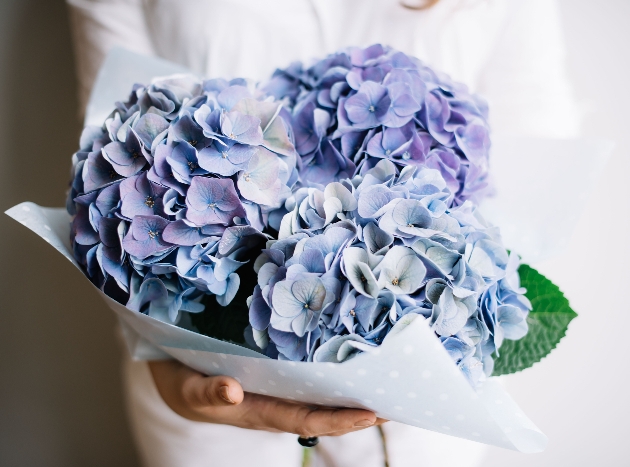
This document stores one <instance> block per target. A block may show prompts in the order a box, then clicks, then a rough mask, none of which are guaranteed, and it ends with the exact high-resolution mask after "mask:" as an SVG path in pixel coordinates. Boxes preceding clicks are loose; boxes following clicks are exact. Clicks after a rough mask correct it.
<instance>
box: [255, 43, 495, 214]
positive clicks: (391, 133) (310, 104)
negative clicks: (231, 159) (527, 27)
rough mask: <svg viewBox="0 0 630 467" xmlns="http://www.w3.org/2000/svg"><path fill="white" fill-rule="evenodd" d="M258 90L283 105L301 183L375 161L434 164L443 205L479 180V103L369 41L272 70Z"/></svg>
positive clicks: (483, 151) (482, 179) (482, 163)
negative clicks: (445, 194) (443, 190)
mask: <svg viewBox="0 0 630 467" xmlns="http://www.w3.org/2000/svg"><path fill="white" fill-rule="evenodd" d="M264 89H265V90H266V92H268V93H269V94H271V95H273V96H275V97H277V98H278V99H284V100H285V101H286V102H287V103H288V105H289V106H290V107H292V108H293V132H294V135H295V142H296V149H297V151H298V153H299V154H300V156H301V159H302V164H303V168H302V170H301V176H302V180H303V182H304V183H305V184H306V185H308V186H314V187H318V188H322V187H323V186H325V185H326V184H328V183H330V182H331V181H338V180H340V179H343V178H347V177H352V176H353V175H354V172H355V170H356V169H357V168H358V171H359V173H361V174H364V173H366V172H367V171H368V170H369V169H371V168H372V167H373V166H374V165H375V164H376V163H377V162H378V161H379V160H381V159H388V160H390V161H392V162H394V163H395V164H396V165H397V166H399V167H404V166H408V165H411V166H415V167H428V168H432V169H435V170H439V171H440V173H441V174H442V177H443V178H444V180H445V181H446V183H447V185H448V187H449V190H450V191H451V192H452V193H453V194H454V198H453V201H454V202H455V203H456V204H461V203H463V202H464V201H465V200H467V199H475V197H479V196H480V194H481V193H482V191H483V189H484V188H485V187H486V185H487V172H488V151H489V146H490V140H489V129H488V123H487V106H486V104H485V102H483V101H482V99H480V98H479V97H478V96H476V95H474V94H471V93H469V91H468V89H467V88H466V87H465V86H464V85H462V84H459V83H455V82H453V81H451V80H450V78H449V77H448V76H445V75H443V74H438V73H436V72H434V71H433V70H432V69H430V68H428V67H427V66H425V65H423V64H422V62H420V61H419V60H417V59H415V58H413V57H409V56H407V55H405V54H404V53H402V52H398V51H396V50H394V49H391V48H388V47H384V46H382V45H378V44H377V45H373V46H371V47H367V48H365V49H360V48H351V49H348V50H346V51H341V52H337V53H335V54H332V55H330V56H328V57H326V58H325V59H323V60H321V61H319V62H317V63H315V64H314V65H313V66H311V67H310V68H306V69H305V68H304V67H303V66H302V64H301V63H299V62H296V63H293V64H292V65H291V66H289V67H288V68H286V69H282V70H277V71H276V72H275V73H274V76H273V77H272V79H271V80H270V81H269V82H268V83H267V84H266V85H265V87H264Z"/></svg>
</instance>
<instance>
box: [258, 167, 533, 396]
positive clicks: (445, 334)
mask: <svg viewBox="0 0 630 467" xmlns="http://www.w3.org/2000/svg"><path fill="white" fill-rule="evenodd" d="M454 196H455V193H454V192H453V191H451V189H450V187H449V184H448V183H447V181H446V180H445V179H444V177H443V176H442V172H441V171H439V170H436V169H433V168H429V167H426V166H425V167H420V168H416V167H414V166H411V167H410V166H405V168H403V169H402V170H399V169H398V168H397V166H396V165H395V163H394V162H392V161H391V160H389V159H387V158H381V159H380V162H378V163H377V164H376V165H375V166H374V167H372V168H371V169H369V170H367V171H365V173H363V174H359V175H356V176H355V177H354V178H352V179H343V180H341V181H339V182H331V183H329V184H328V185H326V187H325V188H324V189H323V190H319V189H317V188H300V189H298V190H295V191H294V193H293V196H291V197H290V198H288V199H287V201H286V202H285V210H286V211H287V213H286V214H285V215H284V217H283V218H282V221H281V223H280V224H281V225H280V230H279V235H278V240H269V241H267V247H266V249H264V250H263V252H262V253H261V255H260V256H259V257H258V259H257V260H256V263H255V270H256V271H257V273H258V284H257V285H256V287H255V288H254V293H253V295H252V297H251V298H250V301H249V305H250V308H249V313H250V323H251V326H252V328H253V332H254V338H255V340H256V342H257V343H258V345H259V346H260V347H261V348H262V349H264V351H265V352H266V353H267V355H269V356H272V357H277V358H282V359H290V360H308V361H311V360H312V361H331V362H341V361H344V360H347V359H348V358H353V357H354V356H355V355H357V354H359V353H361V352H363V351H366V350H369V349H370V348H373V347H375V346H378V345H381V344H382V342H383V341H384V340H385V339H386V338H387V337H388V336H389V335H390V334H393V333H395V332H397V329H398V330H400V329H401V328H402V327H404V326H405V325H406V323H408V320H409V319H410V318H409V317H411V316H414V315H419V316H421V317H422V319H425V320H427V322H428V324H429V325H430V326H431V329H432V330H433V331H434V332H435V334H436V335H437V336H438V337H439V338H440V341H441V342H442V344H443V345H444V347H445V349H446V350H447V351H448V353H449V355H450V356H451V357H452V359H453V361H454V362H455V363H456V364H457V365H458V367H459V368H460V369H461V370H462V372H463V374H464V375H465V376H466V377H467V378H468V379H469V380H470V381H471V383H473V384H477V383H478V382H479V381H480V380H482V379H483V378H485V375H487V374H490V373H491V372H492V356H491V355H492V354H493V353H494V352H498V351H500V347H501V344H502V343H503V341H504V339H520V338H522V337H523V336H524V335H525V334H526V333H527V321H526V317H527V313H528V311H529V310H530V309H531V305H530V304H529V302H528V301H527V299H526V298H525V297H524V296H523V293H524V290H523V289H521V288H520V286H519V284H518V274H517V268H518V258H517V257H516V256H515V255H508V253H507V252H506V250H505V248H504V247H503V246H502V244H501V240H500V238H499V237H498V232H497V230H496V229H495V228H494V227H492V226H491V225H489V224H488V223H486V221H485V220H484V219H483V218H482V217H481V215H480V214H479V212H478V211H477V209H476V208H475V206H474V205H473V204H472V203H471V202H470V201H466V202H464V203H463V204H461V205H459V206H457V205H453V203H452V202H451V201H452V200H453V199H454Z"/></svg>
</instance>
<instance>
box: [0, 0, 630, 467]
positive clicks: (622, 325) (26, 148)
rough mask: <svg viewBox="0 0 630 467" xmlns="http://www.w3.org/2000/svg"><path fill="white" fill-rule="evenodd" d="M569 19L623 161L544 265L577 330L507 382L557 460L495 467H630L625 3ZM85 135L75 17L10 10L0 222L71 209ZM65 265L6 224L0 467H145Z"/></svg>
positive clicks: (602, 128)
mask: <svg viewBox="0 0 630 467" xmlns="http://www.w3.org/2000/svg"><path fill="white" fill-rule="evenodd" d="M560 6H561V9H562V17H563V24H564V31H565V37H566V42H567V46H568V51H569V56H568V67H569V71H570V75H571V78H572V80H573V84H574V87H575V92H576V94H577V97H578V99H579V100H580V103H581V105H582V108H583V111H584V116H585V117H584V120H583V135H584V137H587V138H589V137H590V138H605V139H610V140H614V141H615V142H616V147H615V150H614V152H613V154H612V156H611V158H610V159H609V161H608V164H607V166H606V168H605V169H604V172H603V176H602V178H601V179H600V181H599V183H598V184H597V186H596V187H595V189H594V190H593V194H592V196H591V197H590V198H589V200H588V202H587V204H586V206H585V207H584V210H583V213H582V216H581V218H580V221H579V224H578V227H577V229H576V232H575V233H574V235H573V236H572V238H571V239H570V241H569V243H568V245H567V248H566V250H565V251H564V252H563V253H562V254H561V255H559V256H556V257H554V258H553V259H551V260H547V261H545V262H544V263H539V264H536V265H535V266H536V267H537V268H538V269H539V270H540V271H541V272H542V273H544V274H546V275H547V276H549V277H551V278H552V279H553V280H554V281H555V282H556V283H557V284H558V285H560V287H561V288H562V289H563V291H564V292H565V294H566V295H567V296H568V297H569V299H570V300H571V302H572V305H573V307H574V308H575V310H576V311H577V312H578V314H579V315H580V316H579V319H576V320H575V321H574V322H573V323H572V324H571V326H570V328H569V333H568V336H567V338H566V339H565V340H563V342H562V343H561V344H560V346H559V348H558V349H556V350H555V351H554V352H553V353H552V354H551V356H550V357H549V358H548V359H547V360H545V361H544V364H538V365H536V366H535V367H533V368H531V369H529V370H526V371H524V372H522V373H520V374H517V375H512V376H510V377H507V385H508V390H509V391H510V393H511V395H512V396H513V398H514V399H515V400H516V401H517V402H518V403H519V404H520V405H521V407H522V408H523V410H524V411H525V412H526V413H527V414H528V415H529V416H530V418H531V419H532V420H533V421H534V422H535V423H536V424H537V425H538V426H539V427H540V428H541V429H542V430H543V431H544V432H545V433H546V434H547V435H548V436H549V439H550V442H549V447H548V448H547V450H546V451H545V452H544V453H541V454H535V455H524V454H519V453H515V452H510V451H505V450H501V449H498V448H492V449H491V450H490V451H489V453H488V455H487V459H486V460H485V462H484V465H485V466H486V467H495V466H496V467H498V466H505V465H510V466H511V467H520V466H536V467H539V466H540V467H547V466H549V467H551V466H554V467H556V466H558V465H570V466H575V467H581V466H585V467H586V466H593V465H611V466H622V465H629V464H630V461H628V460H627V458H628V455H627V447H626V440H627V439H628V437H629V436H630V423H628V418H629V417H630V397H628V385H629V383H630V366H629V364H628V359H627V356H626V355H625V352H626V349H627V344H626V341H627V330H628V329H630V309H629V308H630V305H628V300H627V298H626V294H627V293H628V292H627V290H628V284H630V268H628V264H630V250H629V249H628V248H627V247H626V245H625V241H628V240H630V238H629V237H630V235H629V233H628V232H629V231H630V220H629V219H630V201H629V197H628V193H627V191H628V181H627V177H628V174H629V173H630V141H629V139H628V131H627V125H628V124H629V123H630V121H629V119H628V114H627V109H628V108H630V92H628V82H630V53H628V51H627V45H628V44H630V28H628V26H627V24H628V20H629V19H630V2H628V1H627V0H602V1H599V2H594V1H592V0H561V1H560ZM532 33H533V34H535V31H532ZM80 128H81V122H80V121H79V120H78V117H77V100H76V81H75V76H74V64H73V57H72V47H71V38H70V33H69V27H68V19H67V12H66V7H65V4H64V2H63V1H62V0H0V211H4V210H6V209H7V208H9V207H11V206H13V205H15V204H17V203H19V202H21V201H25V200H30V201H34V202H35V203H38V204H41V205H45V206H61V205H63V203H64V187H65V180H66V179H67V178H68V174H69V167H70V155H71V154H72V153H73V151H74V150H75V148H76V146H77V141H78V135H79V132H80ZM55 255H56V253H55V252H54V251H53V250H52V249H51V248H50V247H48V246H46V245H45V243H44V242H41V241H39V240H37V239H36V238H35V236H34V235H33V234H32V233H30V232H28V231H27V230H26V229H24V228H23V227H21V226H20V225H18V224H17V223H15V222H14V221H12V220H11V219H9V218H8V217H6V216H4V215H2V216H0V466H3V467H12V466H46V467H56V466H64V467H73V466H86V465H90V466H95V467H96V466H112V465H116V466H117V467H127V466H130V467H131V466H137V465H138V460H137V456H136V453H135V450H134V447H133V444H132V441H131V437H130V432H129V429H128V426H127V421H126V419H125V414H124V407H123V405H124V401H123V398H122V393H121V389H120V383H121V382H120V368H119V362H120V351H121V349H120V347H119V346H118V344H117V342H116V338H115V334H114V328H115V322H114V316H113V314H112V313H111V312H110V311H109V310H108V309H107V308H106V306H105V305H104V303H103V302H102V301H101V300H99V299H97V296H96V294H95V293H94V292H93V291H92V290H91V289H90V288H89V286H88V285H87V283H86V282H85V280H84V279H83V278H82V277H81V276H80V274H79V273H78V272H77V271H76V270H75V269H74V267H73V266H71V264H70V263H68V262H65V261H63V262H62V261H59V258H57V257H55Z"/></svg>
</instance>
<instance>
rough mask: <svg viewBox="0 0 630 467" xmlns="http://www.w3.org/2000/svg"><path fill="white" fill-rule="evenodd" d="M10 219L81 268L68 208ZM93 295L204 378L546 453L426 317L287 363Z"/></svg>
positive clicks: (29, 208)
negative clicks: (336, 351)
mask: <svg viewBox="0 0 630 467" xmlns="http://www.w3.org/2000/svg"><path fill="white" fill-rule="evenodd" d="M6 213H7V214H8V215H9V216H10V217H12V218H13V219H15V220H16V221H18V222H19V223H21V224H23V225H24V226H26V227H27V228H29V229H30V230H32V231H33V232H35V233H36V234H37V235H38V236H39V237H41V238H42V239H44V240H45V241H46V242H48V244H49V245H51V246H52V247H54V248H55V249H56V250H57V251H59V252H60V253H61V254H62V255H64V256H65V257H66V258H67V259H68V260H69V261H71V262H72V263H73V264H74V265H75V266H76V267H77V269H79V266H78V265H77V264H76V262H75V260H74V258H73V257H72V253H71V251H70V249H69V248H70V245H69V242H68V238H69V228H70V217H69V215H68V214H67V213H66V211H65V210H64V209H62V208H42V207H40V206H38V205H36V204H34V203H30V202H26V203H21V204H19V205H17V206H15V207H13V208H11V209H9V210H8V211H7V212H6ZM78 273H79V274H80V275H81V277H85V276H84V275H83V273H82V272H81V271H78ZM88 283H89V281H88V280H87V279H86V284H88ZM90 286H92V285H91V284H90ZM95 290H97V292H98V293H99V294H100V295H101V297H102V298H103V300H105V301H106V303H107V304H108V306H109V307H110V308H111V309H112V310H113V311H114V312H115V313H116V315H117V316H118V317H119V319H120V320H121V322H123V323H125V325H126V328H127V332H128V333H130V332H131V333H135V334H137V337H138V338H141V339H144V340H146V341H148V342H149V343H151V344H152V345H154V346H156V347H157V348H159V349H160V350H161V351H163V352H164V353H166V354H168V355H170V356H171V357H173V358H175V359H177V360H179V361H181V362H182V363H184V364H186V365H188V366H190V367H192V368H194V369H196V370H198V371H201V372H203V373H205V374H209V375H228V376H232V377H234V378H236V379H237V380H238V381H239V382H240V383H241V384H242V386H243V388H244V389H245V390H246V391H249V392H253V393H258V394H265V395H269V396H274V397H280V398H284V399H290V400H295V401H299V402H304V403H309V404H314V405H322V406H333V407H356V408H365V409H368V410H371V411H374V412H375V413H376V414H377V415H378V416H379V417H382V418H386V419H389V420H393V421H397V422H401V423H405V424H408V425H413V426H417V427H420V428H425V429H427V430H431V431H435V432H439V433H444V434H447V435H452V436H457V437H460V438H465V439H470V440H473V441H478V442H481V443H486V444H490V445H494V446H499V447H503V448H506V449H512V450H517V451H521V452H524V453H535V452H540V451H542V450H543V449H544V448H545V445H546V443H547V437H546V436H545V435H544V434H543V433H542V432H541V431H540V430H539V429H538V428H537V427H536V426H535V425H534V424H533V422H531V421H530V420H529V419H528V418H527V416H526V415H525V414H524V413H523V412H522V411H521V409H520V408H519V407H518V406H517V405H516V403H515V402H514V401H513V400H512V399H511V398H510V396H509V395H508V394H507V393H506V392H505V390H504V389H503V388H502V386H501V384H500V383H499V382H498V381H497V380H496V379H495V378H489V380H487V381H486V382H485V383H484V384H483V385H482V386H480V387H479V388H477V389H476V390H475V389H473V388H472V386H471V385H470V384H469V383H468V382H467V380H466V379H465V377H464V376H463V375H462V373H461V371H460V370H459V369H458V368H457V367H456V365H455V364H454V363H453V361H452V360H451V358H450V357H449V356H448V354H447V352H446V350H445V349H444V347H443V346H442V345H441V343H440V342H439V340H438V338H436V337H435V335H434V334H433V333H432V331H431V330H430V329H429V326H428V325H427V323H426V322H425V321H424V319H423V318H422V317H418V318H416V319H415V320H413V321H412V322H411V323H410V324H409V326H407V327H406V328H405V329H404V330H403V331H402V332H400V333H399V334H397V335H395V336H392V338H391V339H388V340H387V342H385V343H384V344H383V345H382V346H380V347H379V348H377V349H375V350H373V351H372V352H369V353H368V352H365V353H363V354H361V355H359V356H357V357H355V358H353V359H351V360H349V361H346V362H344V363H339V364H335V363H310V362H291V361H280V360H273V359H269V358H267V357H265V356H264V355H261V354H259V353H256V352H254V351H252V350H250V349H247V348H245V347H241V346H238V345H236V344H231V343H228V342H223V341H220V340H217V339H213V338H210V337H207V336H204V335H201V334H196V333H193V332H190V331H187V330H185V329H182V328H179V327H176V326H173V325H170V324H167V323H164V322H161V321H158V320H156V319H153V318H151V317H149V316H147V315H144V314H141V313H137V312H134V311H132V310H130V309H128V308H126V307H125V306H123V305H121V304H119V303H117V302H115V301H114V300H112V299H111V298H109V297H107V296H106V295H104V294H103V293H102V292H100V291H99V290H98V289H96V288H95Z"/></svg>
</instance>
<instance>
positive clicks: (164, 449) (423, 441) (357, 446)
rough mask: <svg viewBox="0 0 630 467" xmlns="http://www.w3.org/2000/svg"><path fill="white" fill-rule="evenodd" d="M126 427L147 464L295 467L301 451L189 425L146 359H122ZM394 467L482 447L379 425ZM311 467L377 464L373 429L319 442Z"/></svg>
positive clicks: (283, 441)
mask: <svg viewBox="0 0 630 467" xmlns="http://www.w3.org/2000/svg"><path fill="white" fill-rule="evenodd" d="M124 381H125V393H126V402H127V408H128V413H129V419H130V422H131V429H132V432H133V435H134V438H135V441H136V444H137V447H138V451H139V454H140V457H141V459H142V462H143V465H144V466H145V467H224V466H225V467H228V466H229V467H250V466H251V467H253V466H255V467H300V466H301V465H302V455H303V448H302V447H301V446H300V445H299V444H298V443H297V436H296V435H293V434H286V433H283V434H278V433H269V432H265V431H254V430H245V429H242V428H235V427H232V426H227V425H215V424H211V423H201V422H193V421H190V420H187V419H185V418H182V417H181V416H179V415H177V414H176V413H175V412H173V411H172V410H171V409H170V408H169V407H168V406H167V405H166V403H165V402H164V401H163V400H162V398H161V397H160V395H159V393H158V391H157V388H156V386H155V384H154V382H153V378H152V376H151V372H150V370H149V367H148V365H147V363H146V362H144V361H132V360H131V359H129V358H128V357H125V362H124ZM384 430H385V433H386V437H387V449H388V453H389V460H390V466H391V467H450V466H457V467H476V466H478V465H480V464H481V461H482V459H483V456H484V453H485V451H486V446H484V445H482V444H478V443H474V442H472V441H466V440H462V439H458V438H453V437H450V436H445V435H441V434H439V433H433V432H429V431H425V430H422V429H419V428H414V427H410V426H407V425H402V424H399V423H393V422H388V423H386V424H385V425H384ZM312 451H313V452H312V454H313V455H312V463H311V466H312V467H382V466H383V447H382V443H381V440H380V436H379V433H378V430H377V429H376V428H368V429H366V430H362V431H358V432H355V433H350V434H347V435H344V436H340V437H323V438H321V439H320V443H319V445H318V446H317V448H315V449H313V450H312Z"/></svg>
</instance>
